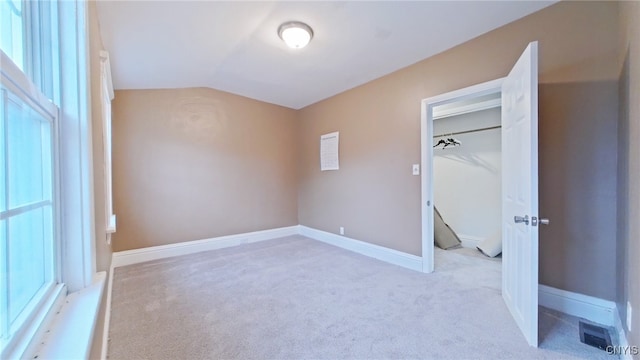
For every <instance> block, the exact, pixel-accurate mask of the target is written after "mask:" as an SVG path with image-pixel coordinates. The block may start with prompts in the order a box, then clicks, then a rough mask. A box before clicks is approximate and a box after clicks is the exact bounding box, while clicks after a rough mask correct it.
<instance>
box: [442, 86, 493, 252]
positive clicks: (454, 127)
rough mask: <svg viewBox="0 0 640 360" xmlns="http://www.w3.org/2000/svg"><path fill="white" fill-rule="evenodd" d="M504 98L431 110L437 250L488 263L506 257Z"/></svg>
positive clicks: (482, 97) (447, 105) (483, 98)
mask: <svg viewBox="0 0 640 360" xmlns="http://www.w3.org/2000/svg"><path fill="white" fill-rule="evenodd" d="M500 105H501V99H500V93H494V94H490V95H485V96H480V97H475V98H473V99H469V100H464V101H456V102H453V103H447V104H444V105H440V106H437V107H435V108H434V109H433V181H434V183H433V191H434V205H435V209H436V211H434V239H435V243H436V246H438V247H440V248H443V249H446V250H451V251H455V252H460V253H462V254H463V255H472V256H478V257H483V258H487V259H500V256H501V251H502V234H501V227H502V225H501V212H502V199H501V192H502V181H501V179H502V171H501V164H502V153H501V141H502V139H501V133H502V131H501V107H500Z"/></svg>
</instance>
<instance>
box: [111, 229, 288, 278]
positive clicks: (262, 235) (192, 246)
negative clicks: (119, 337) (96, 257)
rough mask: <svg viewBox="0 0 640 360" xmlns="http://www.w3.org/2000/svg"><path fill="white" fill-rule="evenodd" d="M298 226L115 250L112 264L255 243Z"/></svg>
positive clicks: (279, 235)
mask: <svg viewBox="0 0 640 360" xmlns="http://www.w3.org/2000/svg"><path fill="white" fill-rule="evenodd" d="M297 234H298V226H297V225H296V226H289V227H283V228H277V229H270V230H263V231H255V232H250V233H244V234H236V235H228V236H220V237H215V238H210V239H203V240H195V241H187V242H181V243H175V244H169V245H160V246H152V247H148V248H143V249H135V250H126V251H118V252H114V253H113V255H112V258H111V259H112V260H111V266H112V267H114V268H117V267H120V266H126V265H131V264H137V263H141V262H146V261H151V260H157V259H164V258H168V257H173V256H180V255H187V254H193V253H198V252H201V251H209V250H216V249H222V248H226V247H230V246H236V245H241V244H247V243H253V242H258V241H263V240H270V239H277V238H280V237H285V236H291V235H297Z"/></svg>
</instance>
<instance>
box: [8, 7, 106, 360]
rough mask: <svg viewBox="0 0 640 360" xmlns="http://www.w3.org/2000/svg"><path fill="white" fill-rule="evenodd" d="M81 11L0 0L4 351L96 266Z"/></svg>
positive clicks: (23, 345) (15, 351)
mask: <svg viewBox="0 0 640 360" xmlns="http://www.w3.org/2000/svg"><path fill="white" fill-rule="evenodd" d="M85 14H86V9H85V4H84V3H83V2H82V1H64V2H55V1H20V0H3V1H0V50H1V51H0V56H1V58H0V358H3V359H4V358H14V357H16V358H22V357H24V356H25V354H26V353H27V352H28V351H33V350H32V349H31V350H30V348H29V346H30V343H31V339H32V338H33V336H34V335H35V334H36V333H37V332H38V328H39V326H41V325H42V324H44V323H45V319H46V318H47V314H48V312H49V311H50V310H51V308H52V306H53V304H54V303H55V302H56V300H57V299H59V298H60V297H61V296H64V295H66V293H67V289H68V290H69V291H76V290H81V289H82V288H84V287H86V286H88V285H90V283H91V278H92V275H93V273H95V261H94V260H93V253H92V246H91V245H92V237H91V226H90V224H91V223H92V221H91V211H90V206H91V198H92V194H91V190H90V189H91V186H90V183H91V179H90V177H89V175H90V168H91V167H90V163H91V158H90V154H91V153H90V151H89V150H88V149H89V146H88V145H89V144H90V141H89V140H90V134H89V131H88V130H89V129H90V128H89V127H88V121H89V120H88V115H87V114H88V109H87V106H88V101H87V100H88V93H87V88H88V86H87V82H88V80H87V79H86V74H87V59H86V58H83V56H85V55H83V54H86V51H85V50H86V41H85V39H86V35H85V34H84V33H82V32H80V30H79V29H85V27H84V21H85V20H86V15H85ZM62 59H64V61H62ZM63 95H64V96H63ZM63 98H64V101H63Z"/></svg>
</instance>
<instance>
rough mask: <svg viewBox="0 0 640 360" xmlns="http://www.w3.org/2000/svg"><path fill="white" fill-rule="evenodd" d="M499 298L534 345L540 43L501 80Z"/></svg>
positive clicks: (533, 44)
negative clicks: (500, 284) (500, 269)
mask: <svg viewBox="0 0 640 360" xmlns="http://www.w3.org/2000/svg"><path fill="white" fill-rule="evenodd" d="M502 171H503V172H502V174H503V175H502V240H503V244H502V252H503V257H502V260H503V261H502V297H503V299H504V301H505V303H506V304H507V307H508V308H509V311H511V314H512V315H513V318H514V319H515V321H516V323H517V324H518V326H519V327H520V330H522V333H523V334H524V336H525V338H526V339H527V341H528V342H529V345H531V346H536V347H537V346H538V43H537V42H532V43H530V44H529V46H527V48H526V50H525V51H524V52H523V53H522V56H520V59H518V62H517V63H516V64H515V66H514V67H513V69H512V70H511V72H510V73H509V76H507V77H506V78H505V80H504V82H503V84H502Z"/></svg>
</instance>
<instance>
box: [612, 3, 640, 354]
mask: <svg viewBox="0 0 640 360" xmlns="http://www.w3.org/2000/svg"><path fill="white" fill-rule="evenodd" d="M620 20H621V21H620V50H621V51H620V55H621V56H620V63H621V64H622V65H621V68H622V70H621V72H620V100H621V101H620V128H619V131H618V139H619V154H620V156H619V159H618V189H619V192H618V212H619V217H618V252H617V254H618V259H617V261H618V266H617V269H616V270H617V273H616V275H617V282H616V283H617V288H618V289H617V290H618V291H617V296H616V303H617V304H618V307H619V311H620V317H621V319H622V322H623V324H625V319H626V317H627V312H626V305H627V301H628V302H630V303H631V305H632V307H633V312H632V313H633V319H632V329H633V331H631V332H628V333H627V340H628V342H629V344H630V345H636V346H638V345H640V330H639V327H640V264H639V262H638V259H640V221H638V219H640V102H638V99H640V3H638V2H623V3H622V4H621V5H620ZM625 328H626V324H625ZM626 330H627V331H628V330H629V329H628V328H626ZM635 358H637V359H640V356H636V357H635Z"/></svg>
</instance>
